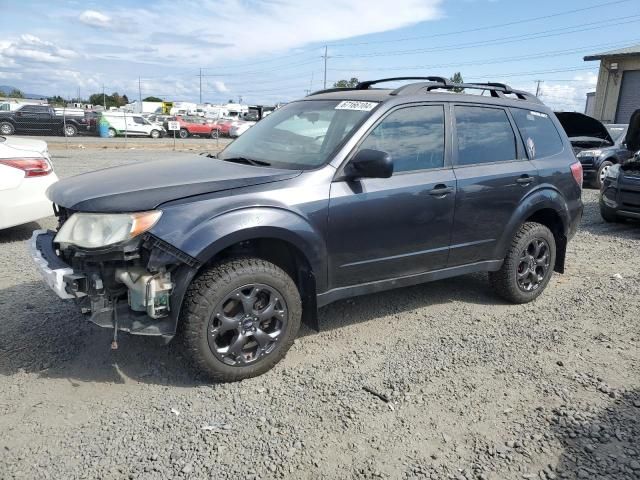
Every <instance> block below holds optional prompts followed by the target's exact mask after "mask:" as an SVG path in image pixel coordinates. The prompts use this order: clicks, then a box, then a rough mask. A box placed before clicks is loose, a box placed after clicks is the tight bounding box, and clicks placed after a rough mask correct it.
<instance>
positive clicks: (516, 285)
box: [489, 222, 556, 303]
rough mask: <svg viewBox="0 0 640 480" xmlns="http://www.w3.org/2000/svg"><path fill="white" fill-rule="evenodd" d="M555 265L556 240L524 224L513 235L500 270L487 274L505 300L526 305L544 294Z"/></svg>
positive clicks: (541, 227) (537, 227)
mask: <svg viewBox="0 0 640 480" xmlns="http://www.w3.org/2000/svg"><path fill="white" fill-rule="evenodd" d="M555 262H556V241H555V238H554V236H553V234H552V233H551V231H550V230H549V229H548V228H547V227H545V226H544V225H541V224H539V223H534V222H527V223H525V224H524V225H522V227H520V230H518V232H517V233H516V234H515V235H514V237H513V240H512V241H511V246H510V247H509V250H508V252H507V255H506V257H505V259H504V263H503V264H502V267H501V268H500V270H498V271H497V272H489V281H490V282H491V284H492V286H493V288H494V289H495V290H496V292H497V293H498V295H500V296H501V297H502V298H504V299H505V300H508V301H510V302H513V303H527V302H530V301H532V300H534V299H536V298H537V297H538V296H539V295H540V294H541V293H542V292H543V291H544V289H545V288H546V286H547V284H548V283H549V280H551V275H552V274H553V268H554V265H555Z"/></svg>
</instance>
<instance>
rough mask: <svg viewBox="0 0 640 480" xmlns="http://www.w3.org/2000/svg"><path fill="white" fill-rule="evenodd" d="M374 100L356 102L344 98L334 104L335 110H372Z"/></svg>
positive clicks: (374, 104) (374, 103)
mask: <svg viewBox="0 0 640 480" xmlns="http://www.w3.org/2000/svg"><path fill="white" fill-rule="evenodd" d="M376 105H378V104H377V103H376V102H358V101H356V100H344V101H342V102H340V103H339V104H338V105H337V106H336V110H359V111H361V112H370V111H371V110H373V109H374V108H375V107H376Z"/></svg>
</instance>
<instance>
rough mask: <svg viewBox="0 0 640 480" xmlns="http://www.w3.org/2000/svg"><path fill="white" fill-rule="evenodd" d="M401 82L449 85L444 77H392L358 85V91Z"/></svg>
mask: <svg viewBox="0 0 640 480" xmlns="http://www.w3.org/2000/svg"><path fill="white" fill-rule="evenodd" d="M401 80H428V81H430V82H438V83H444V84H445V85H446V84H448V83H449V80H447V79H446V78H444V77H391V78H380V79H378V80H367V81H365V82H360V83H358V84H357V85H356V90H367V89H368V88H369V87H370V86H371V85H375V84H376V83H386V82H399V81H401Z"/></svg>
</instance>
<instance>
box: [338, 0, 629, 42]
mask: <svg viewBox="0 0 640 480" xmlns="http://www.w3.org/2000/svg"><path fill="white" fill-rule="evenodd" d="M629 1H630V0H615V1H612V2H605V3H599V4H596V5H591V6H589V7H584V8H575V9H573V10H565V11H562V12H557V13H552V14H549V15H542V16H540V17H532V18H524V19H522V20H515V21H512V22H506V23H497V24H494V25H485V26H483V27H476V28H469V29H465V30H457V31H454V32H444V33H435V34H431V35H417V36H414V37H405V38H398V39H393V40H374V41H370V42H357V43H340V42H338V43H330V44H329V45H330V46H332V47H346V46H359V45H373V44H379V43H392V42H404V41H409V40H419V39H424V38H436V37H445V36H449V35H459V34H461V33H472V32H480V31H482V30H491V29H494V28H501V27H510V26H512V25H519V24H522V23H530V22H535V21H538V20H546V19H548V18H554V17H560V16H564V15H570V14H572V13H578V12H584V11H587V10H593V9H596V8H601V7H608V6H611V5H616V4H620V3H628V2H629Z"/></svg>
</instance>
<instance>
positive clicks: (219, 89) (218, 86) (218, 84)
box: [213, 80, 229, 93]
mask: <svg viewBox="0 0 640 480" xmlns="http://www.w3.org/2000/svg"><path fill="white" fill-rule="evenodd" d="M213 87H214V88H215V90H216V92H218V93H225V92H228V91H229V89H228V88H227V86H226V85H225V84H224V82H222V81H220V80H216V81H215V82H213Z"/></svg>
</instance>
